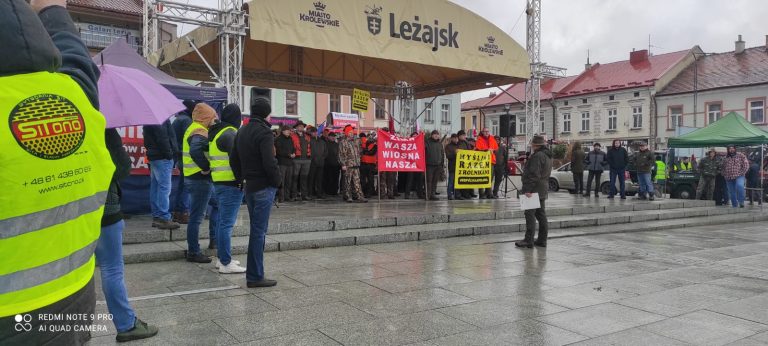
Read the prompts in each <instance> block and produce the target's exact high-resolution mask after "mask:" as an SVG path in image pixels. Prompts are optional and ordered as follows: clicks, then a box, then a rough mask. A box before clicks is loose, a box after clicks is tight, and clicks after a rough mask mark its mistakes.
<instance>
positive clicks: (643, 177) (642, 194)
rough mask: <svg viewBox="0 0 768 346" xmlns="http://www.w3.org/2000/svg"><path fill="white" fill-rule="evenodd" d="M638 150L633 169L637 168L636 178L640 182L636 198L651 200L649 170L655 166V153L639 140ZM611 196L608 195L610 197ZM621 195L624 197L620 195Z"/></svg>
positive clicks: (651, 189)
mask: <svg viewBox="0 0 768 346" xmlns="http://www.w3.org/2000/svg"><path fill="white" fill-rule="evenodd" d="M639 146H640V151H638V152H637V154H635V156H634V160H635V169H637V180H638V181H639V182H640V190H639V191H638V193H637V198H638V199H641V200H642V199H646V198H647V199H648V200H651V201H652V200H653V199H654V196H653V182H652V181H651V180H652V179H651V172H652V171H653V169H654V167H656V155H654V154H653V152H652V151H651V150H649V149H648V143H645V142H640V143H639ZM612 197H613V196H608V198H612ZM622 197H624V196H623V195H622Z"/></svg>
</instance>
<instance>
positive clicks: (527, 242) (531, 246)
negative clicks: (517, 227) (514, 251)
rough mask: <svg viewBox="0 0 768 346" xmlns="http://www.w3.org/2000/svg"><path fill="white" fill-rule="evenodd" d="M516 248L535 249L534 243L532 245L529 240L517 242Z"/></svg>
mask: <svg viewBox="0 0 768 346" xmlns="http://www.w3.org/2000/svg"><path fill="white" fill-rule="evenodd" d="M515 246H517V247H523V248H525V247H527V248H529V249H530V248H533V243H531V242H530V241H529V240H520V241H516V242H515Z"/></svg>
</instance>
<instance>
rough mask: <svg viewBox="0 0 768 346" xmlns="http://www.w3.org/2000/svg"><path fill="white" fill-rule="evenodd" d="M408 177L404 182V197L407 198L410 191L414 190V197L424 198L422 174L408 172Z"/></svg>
mask: <svg viewBox="0 0 768 346" xmlns="http://www.w3.org/2000/svg"><path fill="white" fill-rule="evenodd" d="M406 175H407V176H408V177H407V178H406V182H405V196H406V197H408V196H409V195H410V194H411V190H416V195H417V196H419V198H424V196H425V195H424V173H420V172H410V173H406Z"/></svg>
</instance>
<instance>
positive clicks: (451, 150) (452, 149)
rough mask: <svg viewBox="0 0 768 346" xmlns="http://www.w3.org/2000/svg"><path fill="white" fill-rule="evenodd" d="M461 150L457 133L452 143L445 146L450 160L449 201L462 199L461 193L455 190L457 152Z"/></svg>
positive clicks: (446, 155)
mask: <svg viewBox="0 0 768 346" xmlns="http://www.w3.org/2000/svg"><path fill="white" fill-rule="evenodd" d="M458 150H459V136H458V135H456V134H455V133H454V134H452V135H451V139H450V142H448V144H446V145H445V157H446V158H447V159H448V184H447V185H448V191H447V192H448V199H449V200H452V199H454V198H455V199H462V197H461V194H460V193H456V190H455V189H454V187H453V185H454V180H455V178H456V152H457V151H458Z"/></svg>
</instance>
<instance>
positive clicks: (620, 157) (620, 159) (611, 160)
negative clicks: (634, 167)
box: [598, 139, 629, 199]
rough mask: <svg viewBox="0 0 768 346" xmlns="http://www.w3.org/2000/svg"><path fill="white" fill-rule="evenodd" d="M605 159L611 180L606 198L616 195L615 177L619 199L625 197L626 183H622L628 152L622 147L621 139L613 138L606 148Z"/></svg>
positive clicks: (627, 161)
mask: <svg viewBox="0 0 768 346" xmlns="http://www.w3.org/2000/svg"><path fill="white" fill-rule="evenodd" d="M606 159H607V160H608V167H609V168H610V181H611V191H610V193H608V198H613V196H614V195H616V179H618V180H619V191H620V193H621V199H626V198H627V193H626V185H625V184H624V172H625V171H626V170H627V166H628V165H629V154H628V153H627V149H624V147H622V146H621V141H619V140H618V139H615V140H613V145H611V148H610V149H608V153H607V154H606ZM598 185H599V184H598Z"/></svg>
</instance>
